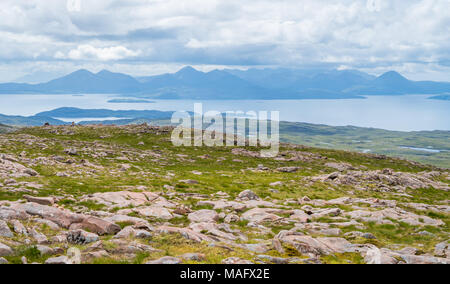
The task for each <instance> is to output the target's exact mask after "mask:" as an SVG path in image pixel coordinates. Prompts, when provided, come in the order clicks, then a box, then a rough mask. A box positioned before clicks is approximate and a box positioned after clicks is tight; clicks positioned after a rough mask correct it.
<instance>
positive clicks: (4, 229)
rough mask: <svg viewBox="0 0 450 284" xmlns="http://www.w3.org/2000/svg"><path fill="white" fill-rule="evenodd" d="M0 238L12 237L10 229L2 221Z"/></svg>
mask: <svg viewBox="0 0 450 284" xmlns="http://www.w3.org/2000/svg"><path fill="white" fill-rule="evenodd" d="M0 237H4V238H12V237H14V234H13V233H12V232H11V229H9V226H8V224H7V223H6V222H5V221H3V220H0Z"/></svg>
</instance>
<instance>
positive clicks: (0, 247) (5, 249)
mask: <svg viewBox="0 0 450 284" xmlns="http://www.w3.org/2000/svg"><path fill="white" fill-rule="evenodd" d="M13 253H14V252H13V250H12V249H11V248H10V247H9V246H7V245H4V244H2V243H0V256H9V255H12V254H13Z"/></svg>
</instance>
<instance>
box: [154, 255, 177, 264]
mask: <svg viewBox="0 0 450 284" xmlns="http://www.w3.org/2000/svg"><path fill="white" fill-rule="evenodd" d="M180 263H181V259H179V258H176V257H171V256H165V257H162V258H160V259H157V260H152V261H149V262H147V263H146V264H180Z"/></svg>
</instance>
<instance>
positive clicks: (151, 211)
mask: <svg viewBox="0 0 450 284" xmlns="http://www.w3.org/2000/svg"><path fill="white" fill-rule="evenodd" d="M133 211H134V212H135V213H138V214H139V215H142V216H145V217H154V218H158V219H163V220H170V219H172V218H173V215H172V213H170V211H169V210H168V209H167V208H164V207H162V206H148V207H140V208H136V209H134V210H133Z"/></svg>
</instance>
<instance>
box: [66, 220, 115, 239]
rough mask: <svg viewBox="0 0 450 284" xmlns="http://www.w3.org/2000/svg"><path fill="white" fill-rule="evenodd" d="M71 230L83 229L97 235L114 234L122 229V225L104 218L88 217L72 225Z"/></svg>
mask: <svg viewBox="0 0 450 284" xmlns="http://www.w3.org/2000/svg"><path fill="white" fill-rule="evenodd" d="M70 229H71V230H78V229H83V230H87V231H89V232H93V233H96V234H97V235H100V236H102V235H114V234H116V233H118V232H119V231H120V227H119V226H118V225H116V224H114V223H111V222H109V221H106V220H102V219H100V218H97V217H86V218H84V219H83V220H82V222H80V223H74V224H72V225H71V226H70Z"/></svg>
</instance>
